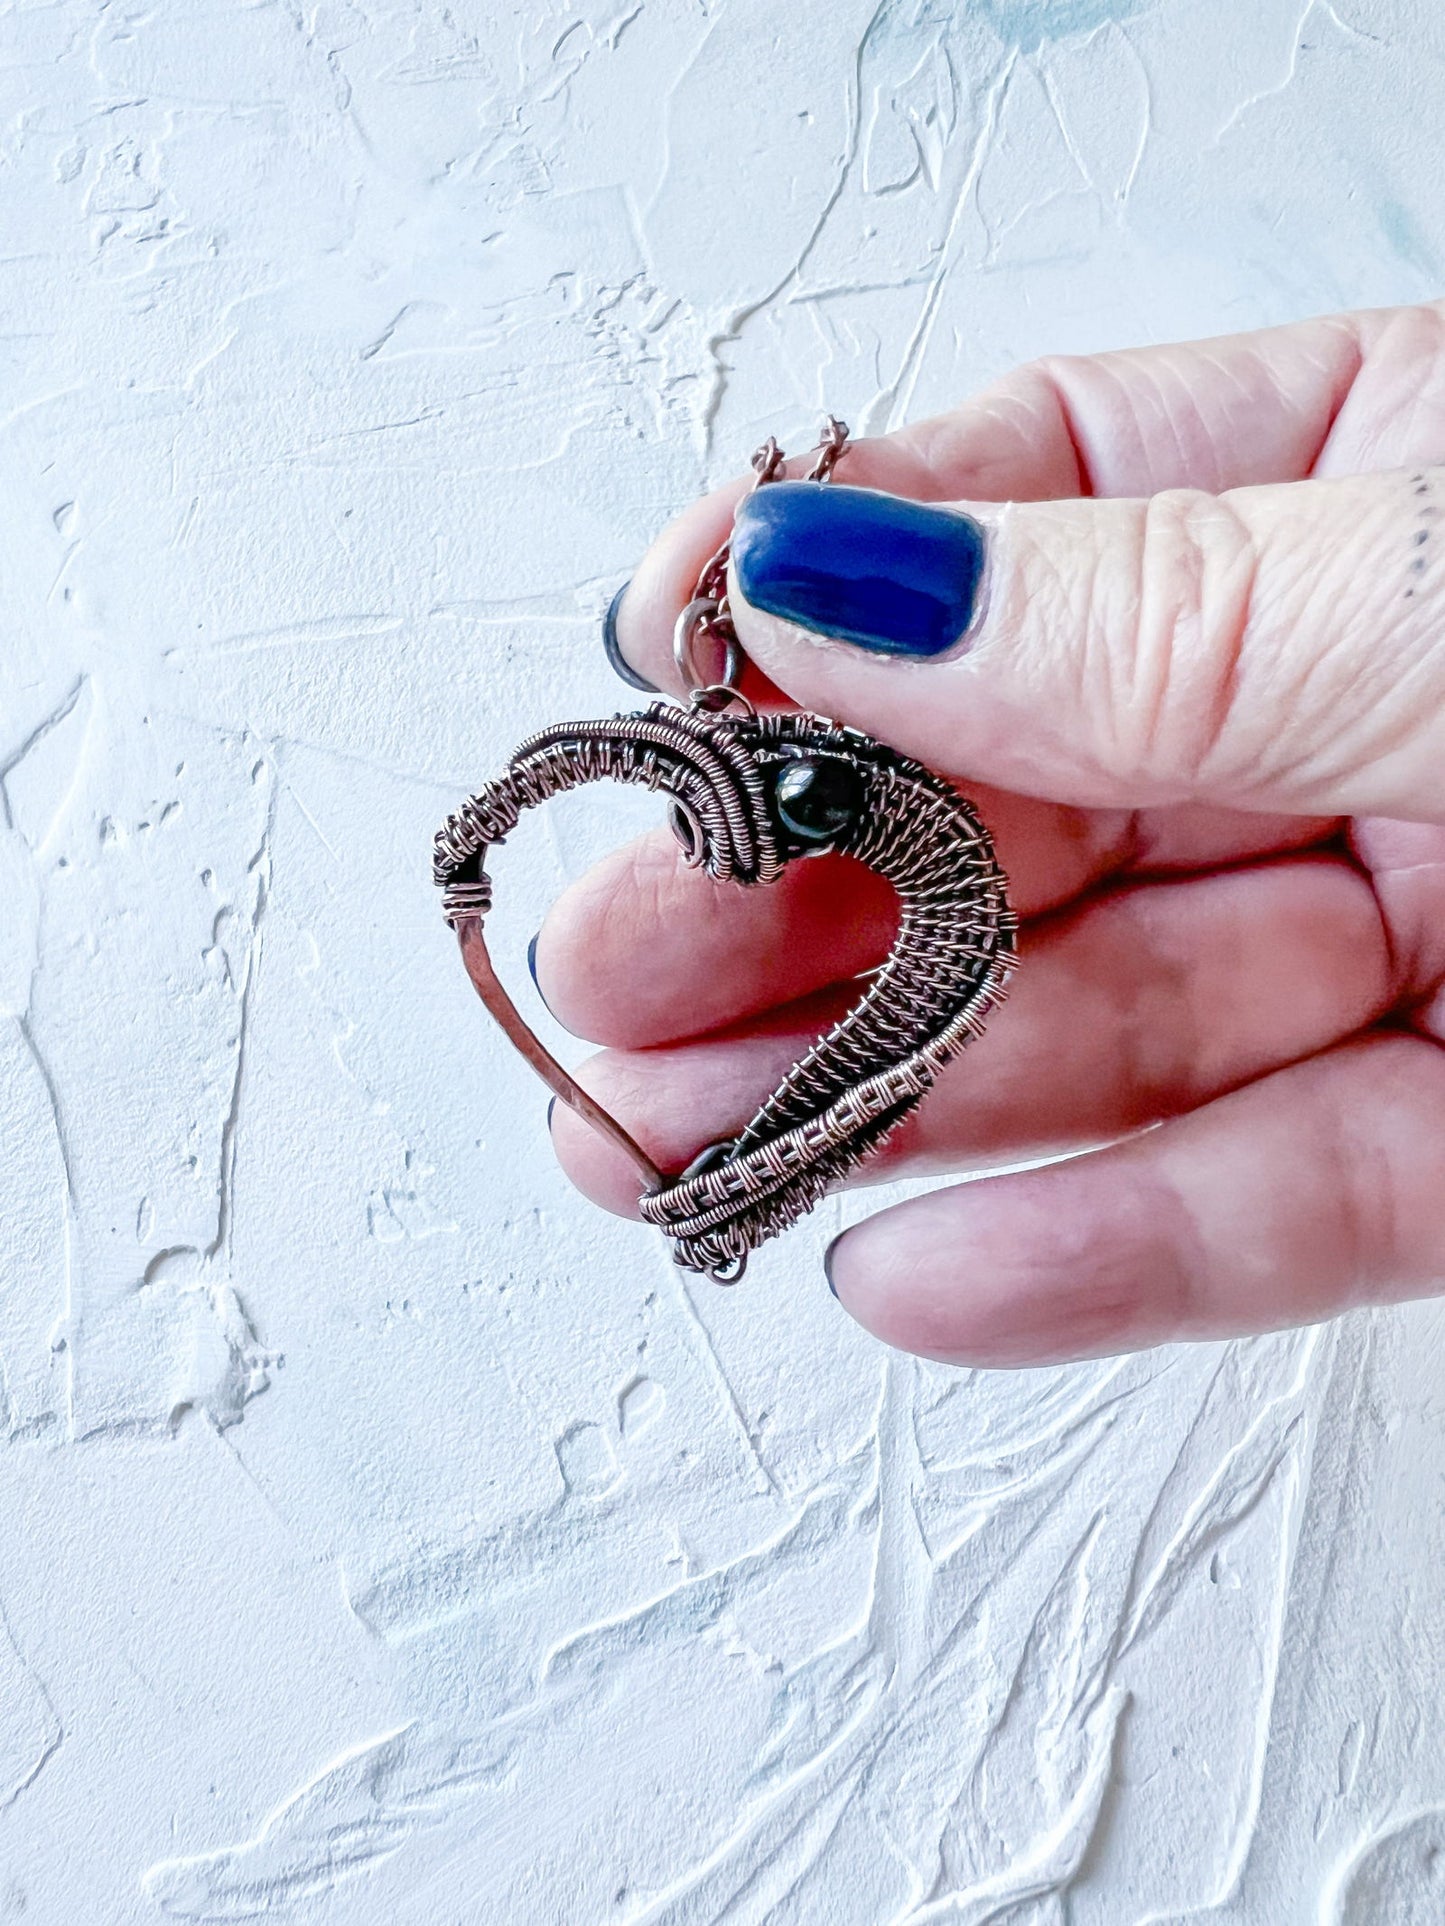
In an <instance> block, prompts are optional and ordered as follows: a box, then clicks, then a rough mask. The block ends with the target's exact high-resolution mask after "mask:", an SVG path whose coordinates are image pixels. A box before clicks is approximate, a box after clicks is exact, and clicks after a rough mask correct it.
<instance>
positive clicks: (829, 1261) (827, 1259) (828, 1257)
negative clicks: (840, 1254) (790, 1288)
mask: <svg viewBox="0 0 1445 1926" xmlns="http://www.w3.org/2000/svg"><path fill="white" fill-rule="evenodd" d="M847 1235H848V1233H847V1231H839V1233H838V1235H837V1236H836V1237H835V1238H834V1239H833V1241H832V1243H831V1244H829V1246H828V1248H827V1250H825V1251H824V1253H823V1275H824V1277H826V1278H827V1280H828V1289H829V1290H830V1291H831V1292H832V1293H833V1295H834V1297H837V1296H838V1286H837V1285H836V1284H835V1283H834V1282H833V1253H834V1251H836V1250H837V1248H838V1246H839V1245H840V1244H841V1243H842V1241H843V1239H844V1238H845V1237H846V1236H847ZM838 1301H839V1303H841V1302H842V1299H841V1298H839V1300H838Z"/></svg>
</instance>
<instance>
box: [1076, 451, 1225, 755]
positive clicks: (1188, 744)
mask: <svg viewBox="0 0 1445 1926" xmlns="http://www.w3.org/2000/svg"><path fill="white" fill-rule="evenodd" d="M1256 574H1257V557H1256V545H1255V541H1254V538H1253V536H1252V534H1251V532H1250V530H1249V528H1248V527H1247V526H1246V524H1245V523H1244V521H1243V520H1242V519H1241V517H1240V515H1239V514H1238V513H1237V512H1236V511H1235V509H1234V508H1233V507H1232V506H1231V504H1230V503H1229V501H1228V499H1227V498H1226V497H1224V496H1219V495H1211V494H1207V493H1205V492H1204V491H1203V490H1199V489H1182V488H1181V489H1168V490H1165V491H1164V492H1162V493H1160V494H1158V495H1154V496H1151V497H1150V498H1149V499H1148V500H1147V501H1146V502H1144V503H1143V504H1142V506H1141V509H1140V512H1139V517H1138V521H1137V526H1136V534H1135V543H1134V566H1133V580H1132V593H1131V597H1130V600H1131V605H1132V606H1131V613H1130V617H1129V619H1127V620H1126V622H1125V623H1124V624H1123V628H1122V635H1121V641H1122V648H1121V649H1120V650H1118V651H1117V656H1121V657H1122V660H1118V659H1116V660H1115V661H1114V662H1112V663H1111V665H1110V669H1111V676H1112V677H1114V678H1117V683H1116V695H1115V702H1114V705H1113V707H1114V714H1115V723H1116V727H1117V729H1118V731H1119V735H1120V740H1119V745H1118V746H1119V749H1120V752H1121V753H1122V754H1124V755H1125V756H1127V757H1128V760H1129V763H1130V766H1132V767H1133V768H1135V769H1137V770H1139V771H1140V773H1141V774H1144V775H1148V776H1153V777H1154V778H1155V779H1156V780H1157V781H1158V782H1159V783H1160V784H1162V785H1165V786H1168V785H1172V784H1178V785H1180V786H1181V788H1182V790H1185V791H1187V790H1191V789H1193V788H1195V787H1196V786H1197V785H1198V784H1199V783H1200V782H1201V781H1202V780H1206V779H1209V780H1213V779H1217V778H1218V777H1219V776H1220V775H1221V774H1223V773H1225V771H1226V769H1227V766H1228V765H1229V764H1230V763H1231V762H1232V761H1233V760H1234V759H1235V758H1236V757H1237V756H1238V755H1240V754H1241V753H1243V749H1244V745H1243V744H1242V743H1240V742H1238V741H1237V740H1236V736H1237V733H1238V732H1237V730H1236V728H1235V726H1234V711H1235V693H1236V688H1237V684H1238V680H1239V672H1240V658H1241V654H1242V651H1243V648H1244V644H1245V639H1246V635H1247V632H1248V628H1249V620H1250V609H1251V603H1252V599H1253V593H1254V586H1255V580H1256Z"/></svg>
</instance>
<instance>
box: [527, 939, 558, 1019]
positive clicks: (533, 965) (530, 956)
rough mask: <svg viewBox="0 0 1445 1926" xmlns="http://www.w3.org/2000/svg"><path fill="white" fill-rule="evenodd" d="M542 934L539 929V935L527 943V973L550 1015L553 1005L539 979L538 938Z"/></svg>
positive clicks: (543, 1006)
mask: <svg viewBox="0 0 1445 1926" xmlns="http://www.w3.org/2000/svg"><path fill="white" fill-rule="evenodd" d="M541 934H542V932H541V931H540V930H538V932H537V935H536V936H534V937H533V938H532V940H531V942H530V943H529V944H528V945H527V974H528V976H530V977H531V979H532V987H533V989H534V990H535V991H536V992H537V994H538V996H539V997H541V999H542V1008H543V1009H544V1010H545V1011H546V1012H547V1014H548V1016H551V1014H552V1006H551V1004H550V1003H549V1002H548V1001H547V993H546V991H545V990H544V989H543V988H542V986H541V984H540V983H539V982H538V981H537V940H538V938H539V937H540V936H541Z"/></svg>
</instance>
